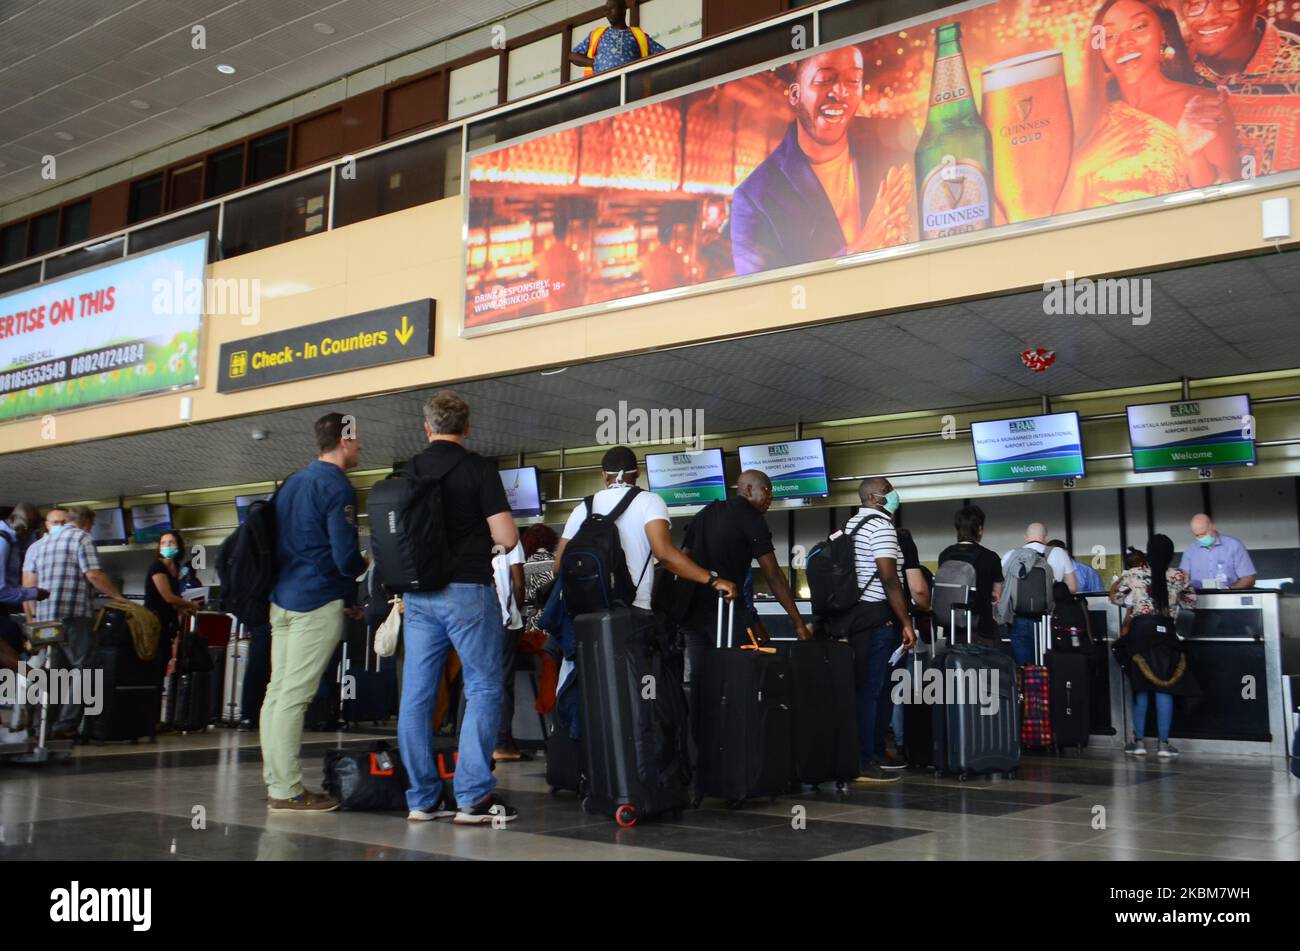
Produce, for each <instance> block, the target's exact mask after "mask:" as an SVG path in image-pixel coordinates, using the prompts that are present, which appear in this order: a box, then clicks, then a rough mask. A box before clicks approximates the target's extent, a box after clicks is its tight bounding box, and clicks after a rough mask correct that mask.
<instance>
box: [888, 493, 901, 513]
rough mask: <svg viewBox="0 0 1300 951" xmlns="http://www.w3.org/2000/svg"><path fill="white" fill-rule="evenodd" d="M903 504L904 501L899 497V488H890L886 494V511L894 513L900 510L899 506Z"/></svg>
mask: <svg viewBox="0 0 1300 951" xmlns="http://www.w3.org/2000/svg"><path fill="white" fill-rule="evenodd" d="M901 504H902V501H901V500H900V499H899V497H898V490H897V489H890V490H889V494H888V495H886V496H885V511H886V512H888V513H889V514H890V515H893V514H894V513H895V512H897V511H898V507H899V506H900V505H901Z"/></svg>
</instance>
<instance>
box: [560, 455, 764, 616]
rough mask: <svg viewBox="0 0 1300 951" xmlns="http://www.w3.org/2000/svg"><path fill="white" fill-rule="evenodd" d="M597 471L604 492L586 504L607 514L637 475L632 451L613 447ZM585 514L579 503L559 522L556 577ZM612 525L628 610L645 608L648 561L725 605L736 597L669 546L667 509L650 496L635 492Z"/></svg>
mask: <svg viewBox="0 0 1300 951" xmlns="http://www.w3.org/2000/svg"><path fill="white" fill-rule="evenodd" d="M600 467H601V470H602V471H603V472H604V476H605V488H604V489H602V490H601V491H599V492H597V493H596V494H595V495H594V496H593V497H592V505H593V506H594V507H595V509H596V512H597V514H600V515H605V514H607V513H609V512H612V511H613V510H614V506H616V505H618V503H619V502H620V501H621V500H622V498H623V496H624V495H625V494H627V493H628V492H629V491H631V490H632V487H633V486H635V485H636V480H637V476H638V475H639V474H640V472H639V470H638V468H637V459H636V453H634V452H633V451H632V450H631V449H628V448H627V447H626V446H615V447H614V448H613V449H611V450H609V451H608V452H606V453H605V455H604V457H603V458H602V459H601V462H600ZM587 515H588V512H587V506H586V504H585V503H580V504H579V505H578V506H577V507H576V508H575V509H574V510H573V511H572V512H570V513H569V520H568V521H567V522H565V524H564V531H563V532H561V535H560V544H559V545H558V546H556V549H555V575H556V577H557V578H558V577H559V576H560V563H561V561H563V559H564V549H565V547H566V546H567V545H568V543H569V539H570V538H572V537H573V536H574V535H577V534H578V529H579V528H581V527H582V523H583V522H584V521H585V520H586V518H587ZM615 524H616V525H617V527H618V537H619V541H621V542H622V543H623V558H624V560H626V562H627V570H628V571H629V572H631V574H632V581H633V583H634V584H636V598H635V600H634V601H633V607H637V608H643V609H644V610H647V611H649V610H650V592H651V589H652V588H653V587H654V565H653V561H658V562H659V563H661V564H662V565H663V566H664V567H665V568H667V569H668V570H669V571H671V572H672V573H673V574H675V575H676V576H677V577H679V578H686V579H687V580H689V581H694V582H697V583H699V584H707V585H711V586H712V587H713V589H714V590H715V591H720V592H722V593H723V594H724V595H726V597H727V600H729V601H730V600H732V599H734V598H735V597H736V596H737V595H738V594H739V588H738V587H737V586H736V584H735V583H734V582H731V581H727V580H726V579H725V578H719V577H718V575H717V573H716V572H713V571H708V570H707V569H704V568H701V567H700V566H699V565H697V564H696V563H695V562H694V561H692V560H691V559H690V557H689V556H688V555H687V554H686V553H685V552H683V551H682V550H681V549H680V548H678V547H677V546H676V545H674V544H673V539H672V534H671V532H670V531H669V529H670V528H671V523H670V522H669V520H668V505H667V504H666V503H665V502H664V500H663V499H661V498H660V497H659V496H657V495H655V493H653V492H638V493H637V494H636V497H635V498H633V499H632V502H631V504H629V505H628V507H627V509H626V510H625V511H624V512H623V514H622V515H621V516H619V519H618V522H616V523H615Z"/></svg>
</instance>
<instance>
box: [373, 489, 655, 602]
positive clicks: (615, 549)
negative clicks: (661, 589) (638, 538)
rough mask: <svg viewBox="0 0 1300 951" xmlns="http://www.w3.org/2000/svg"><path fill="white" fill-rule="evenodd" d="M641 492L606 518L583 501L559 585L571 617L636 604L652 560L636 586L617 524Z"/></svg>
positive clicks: (630, 492) (631, 495)
mask: <svg viewBox="0 0 1300 951" xmlns="http://www.w3.org/2000/svg"><path fill="white" fill-rule="evenodd" d="M640 492H641V488H640V486H635V485H634V486H632V487H631V488H630V489H628V490H627V491H626V492H625V493H623V498H621V499H619V502H618V505H616V506H614V508H613V509H611V510H610V512H609V513H608V514H606V515H601V514H599V513H597V512H596V511H595V509H594V508H593V507H592V502H593V501H594V499H595V496H592V495H589V496H587V498H586V499H584V500H583V501H584V504H585V505H586V506H587V517H586V518H585V519H584V520H583V522H582V525H581V526H579V528H578V532H577V534H576V535H574V536H573V538H571V539H570V540H569V544H568V545H567V546H566V547H565V549H564V560H563V561H562V562H560V584H561V586H562V588H563V592H564V606H565V609H566V610H567V611H568V612H569V617H577V616H578V615H579V614H588V613H590V612H592V611H604V610H605V609H607V608H612V607H631V606H632V602H633V601H634V600H636V589H637V586H638V585H639V584H640V583H641V578H643V577H645V572H646V568H648V567H649V566H650V559H649V558H647V559H646V563H645V565H643V566H642V568H641V576H640V577H638V578H637V579H636V581H635V582H633V580H632V573H631V572H630V571H629V570H628V567H627V558H626V556H625V555H624V554H623V542H622V540H621V539H620V538H619V537H618V526H617V525H616V524H615V523H616V522H617V521H618V519H619V516H620V515H622V514H623V513H624V512H626V511H627V507H628V506H629V505H631V504H632V500H633V499H634V498H636V497H637V495H638V494H639V493H640ZM372 531H373V529H372Z"/></svg>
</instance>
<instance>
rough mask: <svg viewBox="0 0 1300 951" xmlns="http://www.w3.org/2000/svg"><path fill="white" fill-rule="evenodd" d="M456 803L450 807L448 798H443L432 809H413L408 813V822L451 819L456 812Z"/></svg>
mask: <svg viewBox="0 0 1300 951" xmlns="http://www.w3.org/2000/svg"><path fill="white" fill-rule="evenodd" d="M457 811H458V810H457V809H456V804H455V803H452V804H451V807H450V808H448V805H447V800H445V799H444V800H442V801H441V802H439V803H438V804H437V805H436V806H434V807H433V808H431V809H412V810H411V811H410V812H408V813H407V814H406V820H407V821H408V822H433V821H434V820H435V819H451V818H453V817H454V816H455V815H456V813H457Z"/></svg>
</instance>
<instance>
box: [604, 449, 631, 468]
mask: <svg viewBox="0 0 1300 951" xmlns="http://www.w3.org/2000/svg"><path fill="white" fill-rule="evenodd" d="M600 468H601V469H603V470H604V471H605V472H609V473H615V472H631V471H632V470H633V469H635V468H636V453H634V452H633V451H632V450H631V449H629V448H627V446H615V447H614V448H613V449H611V450H609V451H608V452H606V453H605V455H604V456H603V457H602V458H601V460H600Z"/></svg>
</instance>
